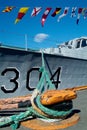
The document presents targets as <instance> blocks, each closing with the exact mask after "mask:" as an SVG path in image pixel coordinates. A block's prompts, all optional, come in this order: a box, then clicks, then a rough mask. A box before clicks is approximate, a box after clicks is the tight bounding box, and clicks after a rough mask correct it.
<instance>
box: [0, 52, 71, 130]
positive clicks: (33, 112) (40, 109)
mask: <svg viewBox="0 0 87 130" xmlns="http://www.w3.org/2000/svg"><path fill="white" fill-rule="evenodd" d="M40 72H42V76H41V78H40V81H39V82H38V84H37V87H36V89H35V90H34V91H33V93H32V97H31V104H32V106H31V107H29V108H27V111H26V112H22V113H20V114H19V115H13V116H9V117H7V118H6V117H4V118H1V119H0V127H3V126H5V125H10V126H11V128H12V130H16V129H17V127H18V126H19V122H21V121H23V120H26V119H28V118H29V117H30V116H32V117H40V118H43V119H49V118H54V119H55V118H64V117H66V116H67V115H69V114H70V113H71V111H72V109H67V110H61V111H59V110H53V109H51V108H47V107H46V106H43V105H42V104H41V102H40V95H41V94H42V93H43V91H44V89H43V87H44V81H46V83H47V85H49V89H55V86H54V85H53V84H52V82H51V80H50V78H49V76H48V73H47V71H46V70H45V66H44V59H43V53H42V67H41V68H40ZM62 104H64V103H62Z"/></svg>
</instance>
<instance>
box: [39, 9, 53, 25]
mask: <svg viewBox="0 0 87 130" xmlns="http://www.w3.org/2000/svg"><path fill="white" fill-rule="evenodd" d="M51 9H52V8H46V10H45V12H44V14H43V15H42V19H41V24H42V26H44V23H45V21H46V18H47V16H48V14H49V13H50V11H51Z"/></svg>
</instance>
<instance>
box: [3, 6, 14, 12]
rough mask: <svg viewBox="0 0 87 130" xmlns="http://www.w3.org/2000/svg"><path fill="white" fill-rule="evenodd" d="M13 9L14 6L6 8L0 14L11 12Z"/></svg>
mask: <svg viewBox="0 0 87 130" xmlns="http://www.w3.org/2000/svg"><path fill="white" fill-rule="evenodd" d="M14 8H15V7H14V6H7V7H6V8H5V9H4V10H3V11H2V12H4V13H5V12H11V11H12V9H14Z"/></svg>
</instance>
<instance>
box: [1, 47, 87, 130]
mask: <svg viewBox="0 0 87 130" xmlns="http://www.w3.org/2000/svg"><path fill="white" fill-rule="evenodd" d="M44 60H45V67H46V70H47V71H48V73H49V76H50V79H51V80H52V82H53V83H55V87H56V88H57V89H63V88H71V87H77V86H82V85H87V60H81V59H76V58H69V57H64V56H57V55H50V54H44ZM41 65H42V59H41V53H39V52H34V51H24V50H17V49H9V48H3V47H2V48H0V98H8V97H15V96H20V95H26V94H29V93H32V91H33V89H34V88H35V87H36V86H37V83H38V81H39V78H40V72H39V68H40V67H41ZM83 104H84V105H83ZM73 108H74V109H75V110H76V111H77V112H79V115H80V117H81V119H80V121H79V122H78V124H76V125H74V126H72V127H69V128H66V129H67V130H73V129H76V130H82V129H83V130H86V128H87V125H86V124H87V123H86V120H87V115H86V114H85V113H87V94H86V91H82V92H78V98H77V99H76V100H74V101H73ZM1 129H2V130H7V129H8V130H11V128H10V127H3V128H1ZM66 129H65V130H66ZM19 130H31V129H28V128H25V127H23V126H20V128H19Z"/></svg>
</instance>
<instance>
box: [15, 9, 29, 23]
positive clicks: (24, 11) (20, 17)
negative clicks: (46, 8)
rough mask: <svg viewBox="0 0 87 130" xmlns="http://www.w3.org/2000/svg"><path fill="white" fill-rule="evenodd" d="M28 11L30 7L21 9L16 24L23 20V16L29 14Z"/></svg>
mask: <svg viewBox="0 0 87 130" xmlns="http://www.w3.org/2000/svg"><path fill="white" fill-rule="evenodd" d="M28 9H29V7H22V8H20V9H19V12H18V16H17V18H16V20H15V24H16V23H18V22H19V21H20V20H21V19H22V18H23V16H24V15H25V14H26V13H27V11H28Z"/></svg>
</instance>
